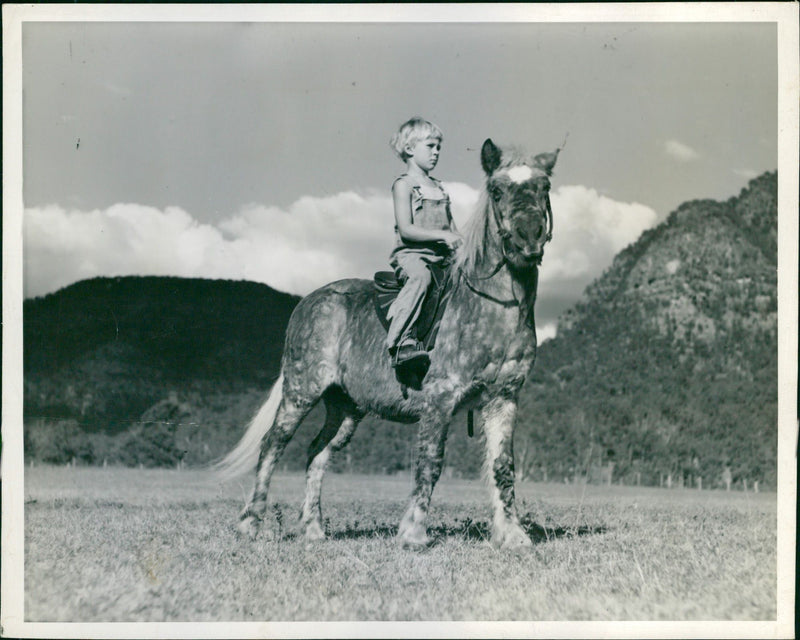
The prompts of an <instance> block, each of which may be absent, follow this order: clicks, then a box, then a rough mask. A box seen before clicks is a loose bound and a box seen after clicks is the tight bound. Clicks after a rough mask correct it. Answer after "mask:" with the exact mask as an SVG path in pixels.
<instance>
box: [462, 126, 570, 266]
mask: <svg viewBox="0 0 800 640" xmlns="http://www.w3.org/2000/svg"><path fill="white" fill-rule="evenodd" d="M558 152H559V150H558V149H557V150H556V151H554V152H553V153H540V154H538V155H530V154H527V153H525V152H523V151H521V150H519V149H516V148H508V149H500V148H499V147H497V146H496V145H495V144H494V142H492V141H491V139H488V140H486V142H484V143H483V148H482V149H481V165H482V166H483V170H484V171H485V172H486V191H485V193H484V196H483V202H482V208H483V211H482V215H481V212H479V213H478V214H476V216H475V217H474V218H473V220H472V221H471V225H470V228H469V229H468V230H467V232H466V241H465V244H464V252H463V254H462V263H463V264H464V266H466V267H467V268H472V269H477V268H478V266H479V264H480V263H481V262H482V261H483V257H484V255H485V254H486V252H487V250H489V247H490V246H491V245H492V243H494V244H495V246H496V247H497V248H498V249H499V250H500V252H501V255H502V257H503V258H504V259H505V260H506V261H507V262H508V263H509V264H510V265H511V266H512V267H515V268H517V269H528V268H532V267H534V266H537V265H539V264H541V261H542V257H543V256H544V246H545V244H546V243H547V242H548V240H550V238H551V234H552V230H553V213H552V210H551V209H550V176H551V175H552V172H553V167H554V166H555V164H556V160H557V159H558ZM493 225H494V227H495V229H494V230H492V229H491V227H492V226H493ZM492 231H494V233H492Z"/></svg>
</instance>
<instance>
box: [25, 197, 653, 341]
mask: <svg viewBox="0 0 800 640" xmlns="http://www.w3.org/2000/svg"><path fill="white" fill-rule="evenodd" d="M446 187H447V190H448V192H449V193H450V197H451V200H452V203H453V217H454V218H455V221H456V224H457V225H458V226H459V228H462V229H463V228H464V226H465V223H466V221H467V220H468V218H469V216H470V215H471V213H472V211H473V210H474V208H475V206H476V203H477V201H478V198H479V192H478V191H477V190H476V189H474V188H472V187H470V186H469V185H465V184H461V183H448V184H447V185H446ZM552 205H553V211H554V218H555V230H554V238H553V241H552V243H551V244H550V245H549V246H548V248H547V251H546V255H545V260H544V263H543V266H542V271H541V278H540V297H539V305H538V309H540V311H538V312H537V319H538V321H539V322H540V323H541V325H540V334H541V339H544V338H547V337H552V335H554V333H555V324H554V321H555V318H556V316H557V314H558V313H559V312H560V311H563V309H564V308H565V307H566V306H568V305H569V304H570V303H571V302H574V301H575V300H577V298H578V297H579V296H580V294H581V292H582V290H583V289H584V288H585V286H586V285H587V284H588V283H589V282H591V280H592V279H594V278H595V277H597V275H599V274H600V273H601V272H602V270H603V269H605V268H606V267H607V266H608V265H609V264H610V263H611V260H612V259H613V256H614V255H615V254H616V253H617V252H618V251H619V250H620V249H622V248H623V247H625V246H626V245H627V244H629V243H630V242H632V241H634V240H635V239H636V238H637V237H638V236H639V234H640V233H641V232H642V231H643V230H644V229H646V228H648V227H650V226H652V225H653V224H654V223H655V220H656V214H655V212H653V211H652V210H651V209H649V208H648V207H646V206H644V205H641V204H636V203H622V202H617V201H615V200H612V199H610V198H607V197H604V196H601V195H599V194H598V193H597V192H596V191H595V190H593V189H588V188H586V187H582V186H568V187H561V188H559V189H558V190H557V191H555V192H554V193H553V194H552ZM393 226H394V219H393V213H392V202H391V196H390V195H389V194H388V193H384V192H383V191H380V192H379V191H364V192H356V191H347V192H342V193H338V194H334V195H330V196H323V197H315V196H304V197H302V198H300V199H298V200H297V201H296V202H294V203H293V204H292V205H290V206H289V207H287V208H285V209H284V208H279V207H273V206H265V205H261V204H252V205H249V206H246V207H244V208H243V209H242V210H240V211H239V212H237V213H236V214H235V215H232V216H230V217H228V218H226V219H224V220H222V221H220V222H217V223H214V224H205V223H200V222H198V221H197V220H196V219H194V218H193V217H192V216H191V214H190V213H188V212H186V211H184V210H183V209H180V208H178V207H167V208H166V209H164V210H160V209H156V208H153V207H148V206H143V205H139V204H116V205H114V206H112V207H109V208H107V209H103V210H93V211H80V210H68V209H64V208H61V207H58V206H55V205H53V206H48V207H41V208H30V209H26V211H25V218H24V225H23V229H24V264H25V272H24V282H25V295H26V296H27V297H31V296H39V295H44V294H46V293H50V292H53V291H56V290H57V289H60V288H62V287H64V286H66V285H69V284H71V283H73V282H76V281H78V280H82V279H86V278H91V277H95V276H101V275H103V276H119V275H174V276H182V277H198V278H226V279H232V280H253V281H256V282H263V283H266V284H268V285H270V286H271V287H273V288H275V289H278V290H281V291H286V292H289V293H293V294H297V295H305V294H307V293H309V292H310V291H312V290H314V289H315V288H317V287H318V286H320V285H322V284H324V283H326V282H330V281H333V280H337V279H340V278H351V277H359V278H364V277H366V278H369V277H371V276H372V274H373V272H375V271H378V270H382V269H387V268H388V256H389V253H390V252H391V249H392V247H393V244H394V237H393Z"/></svg>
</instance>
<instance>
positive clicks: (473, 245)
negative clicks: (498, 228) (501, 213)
mask: <svg viewBox="0 0 800 640" xmlns="http://www.w3.org/2000/svg"><path fill="white" fill-rule="evenodd" d="M490 210H491V204H490V202H489V195H488V193H487V192H486V189H485V188H484V189H483V191H482V192H481V195H480V198H479V199H478V205H477V206H476V208H475V212H474V213H473V214H472V217H470V219H469V220H468V221H467V224H466V226H465V227H464V232H463V235H464V244H462V245H461V247H459V249H458V252H457V253H456V259H455V264H456V266H457V268H459V269H461V270H462V271H463V272H464V273H466V274H467V275H470V276H471V275H475V273H476V271H477V269H478V268H479V266H480V265H482V264H483V261H484V258H485V257H486V253H487V249H488V247H487V244H488V243H489V241H490V238H491V237H492V236H491V235H490V234H489V216H490V213H489V212H490Z"/></svg>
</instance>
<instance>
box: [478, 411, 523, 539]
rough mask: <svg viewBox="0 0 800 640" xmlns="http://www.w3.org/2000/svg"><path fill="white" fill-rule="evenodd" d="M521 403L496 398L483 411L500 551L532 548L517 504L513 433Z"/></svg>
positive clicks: (494, 526)
mask: <svg viewBox="0 0 800 640" xmlns="http://www.w3.org/2000/svg"><path fill="white" fill-rule="evenodd" d="M516 411H517V404H516V402H514V401H513V400H510V399H508V398H502V397H498V398H494V399H493V400H491V401H490V402H489V403H488V404H487V405H486V407H484V409H483V411H482V416H483V420H484V433H485V435H486V474H487V476H488V480H489V484H490V490H491V494H492V507H493V509H494V518H493V522H492V544H494V545H495V546H497V547H500V548H504V549H507V548H518V547H529V546H531V539H530V538H529V537H528V535H527V534H526V533H525V531H524V530H523V528H522V526H521V525H520V523H519V518H518V517H517V508H516V505H515V501H514V446H513V430H514V417H515V416H516Z"/></svg>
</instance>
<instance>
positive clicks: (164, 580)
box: [25, 467, 777, 622]
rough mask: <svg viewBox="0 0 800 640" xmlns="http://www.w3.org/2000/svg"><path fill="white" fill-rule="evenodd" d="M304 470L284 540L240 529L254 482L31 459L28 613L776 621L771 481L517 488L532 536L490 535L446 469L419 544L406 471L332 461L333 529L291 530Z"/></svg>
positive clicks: (484, 502)
mask: <svg viewBox="0 0 800 640" xmlns="http://www.w3.org/2000/svg"><path fill="white" fill-rule="evenodd" d="M303 488H304V481H303V478H302V476H301V475H297V474H293V475H277V476H276V477H275V479H274V481H273V490H272V494H271V499H272V501H273V502H274V503H275V508H274V515H275V516H276V526H280V531H281V534H282V535H281V537H280V538H279V539H278V540H273V541H270V540H267V539H266V537H265V536H261V537H259V538H258V539H257V540H256V541H254V542H251V541H246V540H242V539H239V538H237V536H236V534H235V530H234V523H235V520H236V516H237V515H238V512H239V510H240V509H241V507H242V506H243V504H244V495H245V492H246V491H247V490H248V489H249V479H248V481H247V482H243V483H242V485H241V486H240V485H237V484H230V485H220V484H219V483H217V482H215V480H214V479H213V478H211V477H209V476H208V475H207V474H205V473H202V472H199V471H171V470H170V471H165V470H155V471H152V470H133V469H111V468H108V469H99V468H72V469H69V468H55V467H40V468H39V467H37V468H34V469H27V470H26V473H25V500H26V502H25V619H26V621H39V622H44V621H58V622H65V621H84V622H89V621H108V622H113V621H171V622H177V621H212V620H240V621H257V620H271V621H300V620H774V619H775V618H776V580H777V578H776V527H777V515H776V514H777V510H776V496H775V494H767V493H761V494H743V493H737V492H732V493H725V492H718V491H691V490H673V491H667V490H660V489H647V488H633V487H616V486H615V487H595V486H576V485H556V484H527V483H524V484H522V485H519V486H518V489H517V495H518V502H519V510H520V514H521V515H523V521H524V524H525V526H526V528H527V530H528V532H529V534H530V535H531V537H532V539H533V541H534V546H533V548H532V550H529V551H526V552H524V553H503V552H498V551H496V550H495V549H494V548H493V547H492V546H491V545H489V544H488V542H487V540H486V538H487V536H488V529H489V524H488V523H489V520H490V512H489V503H488V493H487V491H486V489H485V488H484V487H483V485H482V484H481V483H480V482H475V481H466V480H454V479H443V480H442V481H441V482H440V483H439V485H438V486H437V488H436V492H435V493H434V500H433V505H432V510H431V515H430V520H429V527H430V529H431V530H432V531H433V533H435V534H436V536H437V538H438V541H437V544H435V545H434V546H433V547H432V548H430V549H429V550H427V551H425V552H423V553H416V552H409V551H403V550H401V549H400V548H399V547H398V546H397V545H396V544H395V542H394V540H393V539H392V535H393V534H394V532H395V531H396V527H397V524H398V521H399V519H400V516H401V515H402V512H403V509H404V506H405V503H406V499H407V496H408V493H409V491H410V488H411V479H410V478H409V477H404V476H393V477H386V476H340V475H330V476H328V478H327V479H326V485H325V487H324V489H323V509H324V511H325V515H326V528H327V529H328V532H329V535H330V538H331V539H329V540H327V541H324V542H315V543H307V542H306V541H305V540H304V539H303V538H301V537H298V536H297V535H296V533H295V531H294V523H295V521H296V518H297V515H298V511H299V506H300V503H301V501H302V495H303Z"/></svg>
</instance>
